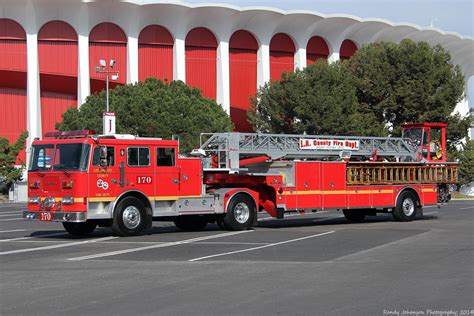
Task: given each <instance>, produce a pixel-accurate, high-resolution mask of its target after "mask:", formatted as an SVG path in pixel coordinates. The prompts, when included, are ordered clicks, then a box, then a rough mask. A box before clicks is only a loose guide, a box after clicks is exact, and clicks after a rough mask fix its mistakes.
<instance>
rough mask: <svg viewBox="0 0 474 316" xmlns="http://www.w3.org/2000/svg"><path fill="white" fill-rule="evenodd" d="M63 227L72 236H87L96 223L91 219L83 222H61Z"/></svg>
mask: <svg viewBox="0 0 474 316" xmlns="http://www.w3.org/2000/svg"><path fill="white" fill-rule="evenodd" d="M63 227H64V229H65V230H66V231H67V232H68V233H69V234H71V235H72V236H74V237H77V238H80V237H87V236H89V235H90V234H91V233H92V232H93V231H94V230H95V228H96V227H97V225H96V224H95V223H93V222H91V221H87V222H84V223H63Z"/></svg>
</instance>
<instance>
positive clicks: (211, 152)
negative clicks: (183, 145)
mask: <svg viewBox="0 0 474 316" xmlns="http://www.w3.org/2000/svg"><path fill="white" fill-rule="evenodd" d="M445 128H446V124H443V123H422V124H407V125H405V126H402V129H403V136H402V137H358V136H328V135H306V134H303V135H291V134H261V133H238V132H230V133H202V134H201V144H200V148H199V149H197V150H194V151H193V153H192V154H194V155H200V156H201V157H203V163H204V170H205V171H214V172H216V171H224V172H229V173H234V174H239V173H245V172H246V170H247V169H246V168H245V167H246V166H249V165H252V164H259V163H268V162H272V161H280V160H344V161H346V162H347V184H367V185H371V184H403V183H407V184H408V183H456V181H457V164H456V163H448V162H446V136H445V135H446V134H445V133H446V131H445ZM435 130H439V139H437V140H434V141H433V142H431V139H430V138H431V137H434V136H435ZM430 145H431V146H430ZM436 146H438V147H436ZM430 147H431V148H430Z"/></svg>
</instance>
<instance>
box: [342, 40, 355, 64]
mask: <svg viewBox="0 0 474 316" xmlns="http://www.w3.org/2000/svg"><path fill="white" fill-rule="evenodd" d="M356 51H357V46H356V44H355V43H354V42H353V41H351V40H348V39H346V40H344V42H342V44H341V49H340V50H339V58H340V59H349V58H351V57H352V56H353V55H354V54H355V52H356Z"/></svg>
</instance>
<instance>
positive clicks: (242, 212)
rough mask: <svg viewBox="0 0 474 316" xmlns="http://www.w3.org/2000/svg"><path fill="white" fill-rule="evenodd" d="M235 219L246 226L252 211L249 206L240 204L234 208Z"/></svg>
mask: <svg viewBox="0 0 474 316" xmlns="http://www.w3.org/2000/svg"><path fill="white" fill-rule="evenodd" d="M234 217H235V220H236V221H237V222H238V223H239V224H245V223H246V222H247V221H248V220H249V217H250V209H249V207H248V205H247V204H245V203H243V202H240V203H237V205H236V206H235V208H234Z"/></svg>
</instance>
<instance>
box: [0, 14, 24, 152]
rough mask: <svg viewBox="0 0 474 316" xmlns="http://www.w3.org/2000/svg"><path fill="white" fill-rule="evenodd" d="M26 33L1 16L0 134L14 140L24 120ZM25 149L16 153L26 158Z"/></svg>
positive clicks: (18, 25) (22, 128)
mask: <svg viewBox="0 0 474 316" xmlns="http://www.w3.org/2000/svg"><path fill="white" fill-rule="evenodd" d="M26 74H27V67H26V33H25V30H24V29H23V27H22V26H21V25H20V24H19V23H18V22H16V21H14V20H11V19H0V137H5V138H7V139H8V140H9V141H10V142H15V141H16V140H17V139H18V137H19V136H20V134H21V132H22V131H26V130H27V126H26V121H27V118H26V117H27V116H26V110H27V109H26V102H27V97H26ZM25 157H26V156H25V151H22V152H21V153H20V155H19V159H20V160H23V161H24V160H25Z"/></svg>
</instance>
